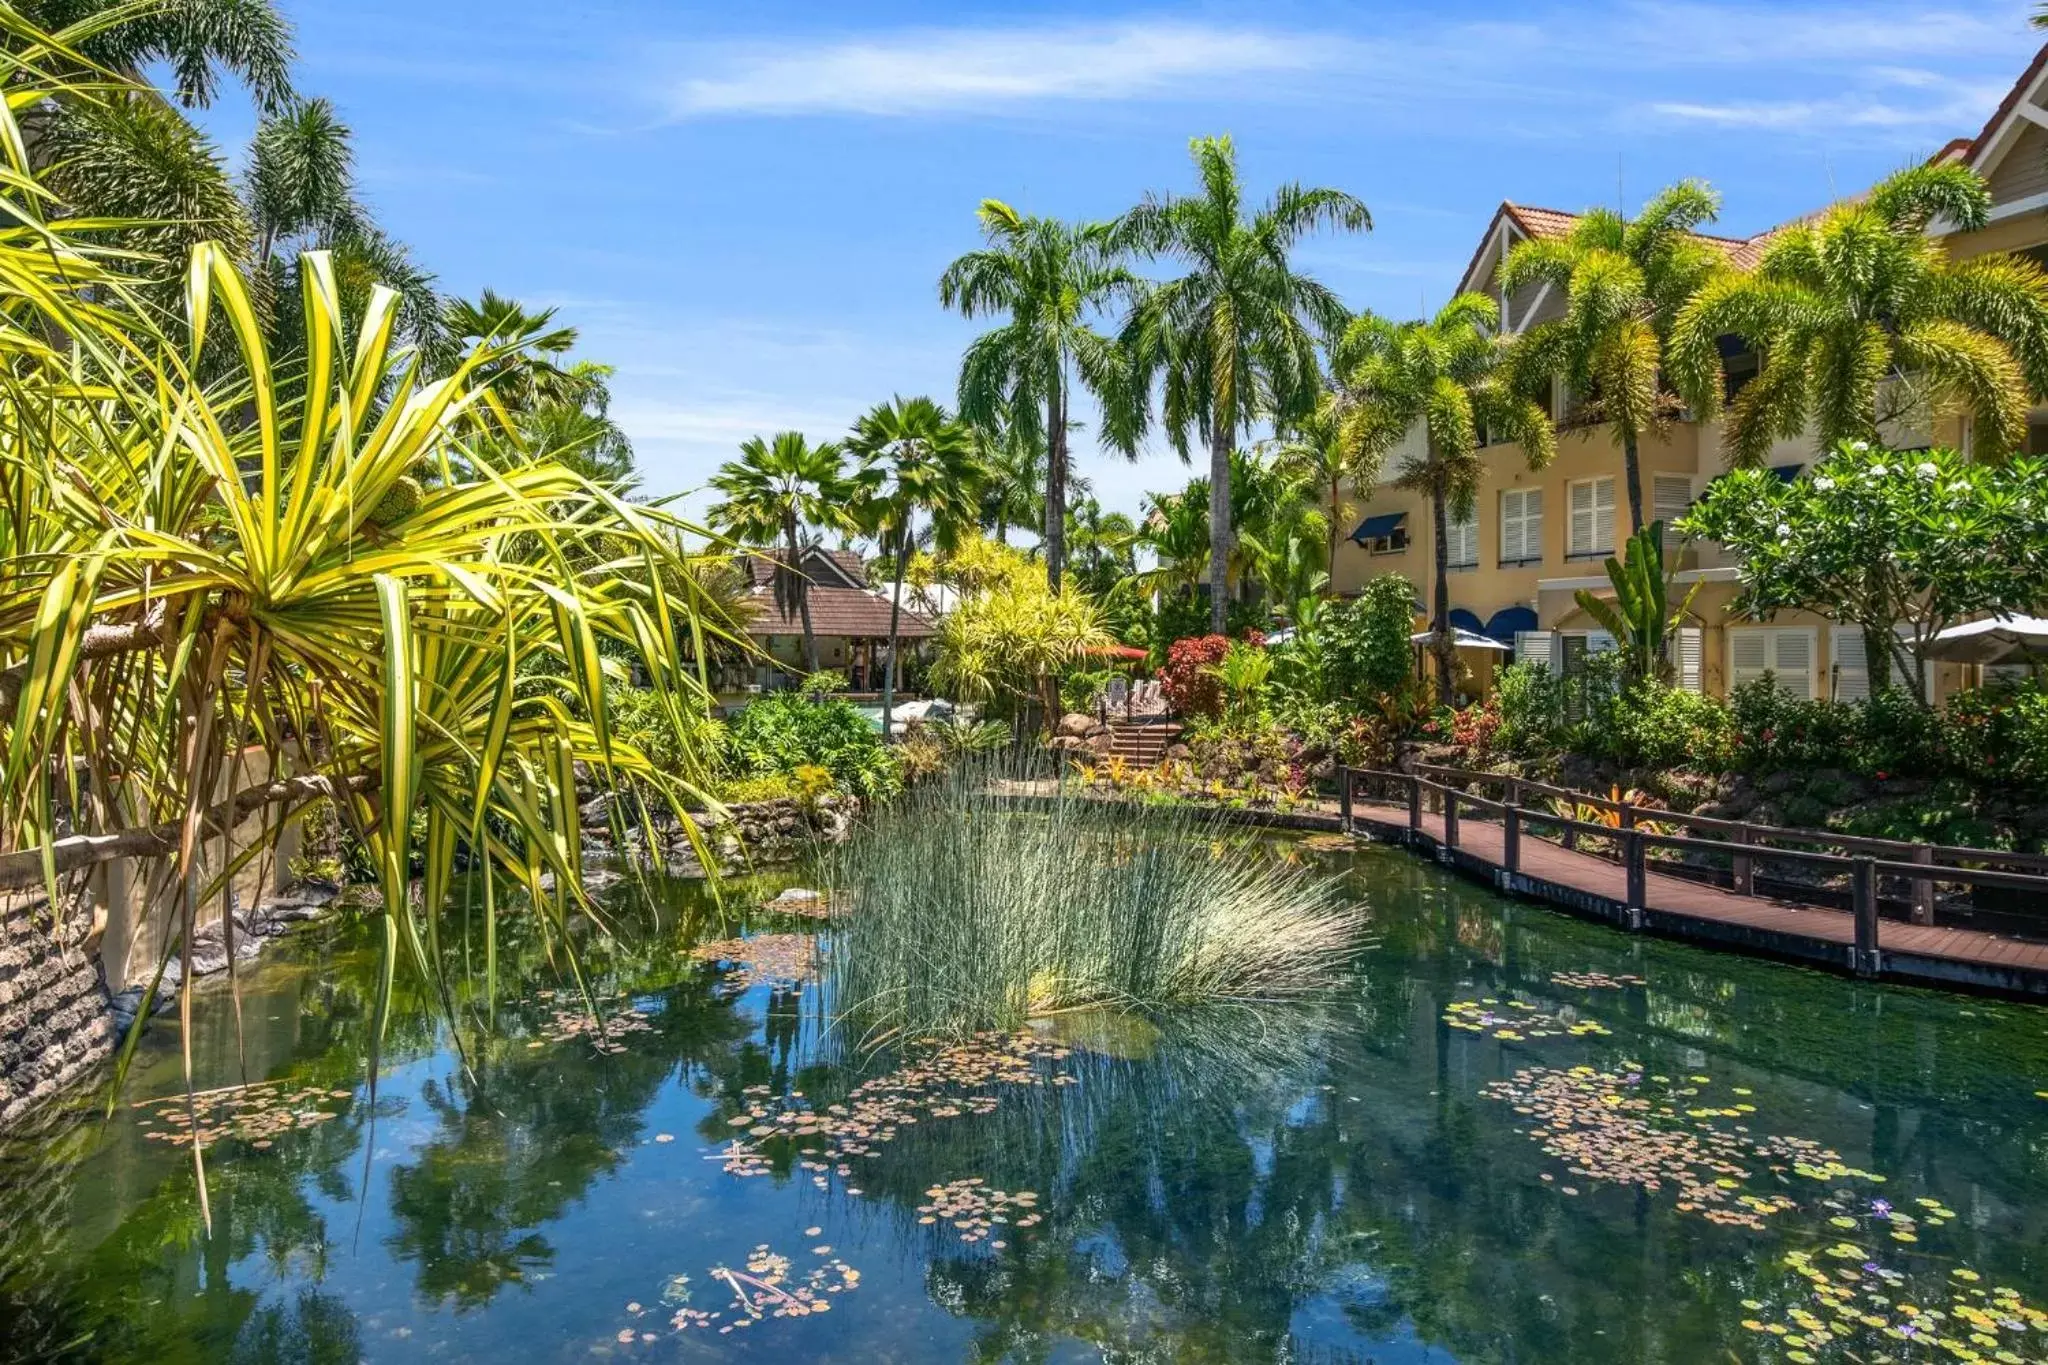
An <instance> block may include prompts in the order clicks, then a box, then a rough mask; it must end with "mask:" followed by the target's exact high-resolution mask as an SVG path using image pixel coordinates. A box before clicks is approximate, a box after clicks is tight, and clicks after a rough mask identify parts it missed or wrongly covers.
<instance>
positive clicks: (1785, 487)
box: [1678, 441, 2048, 700]
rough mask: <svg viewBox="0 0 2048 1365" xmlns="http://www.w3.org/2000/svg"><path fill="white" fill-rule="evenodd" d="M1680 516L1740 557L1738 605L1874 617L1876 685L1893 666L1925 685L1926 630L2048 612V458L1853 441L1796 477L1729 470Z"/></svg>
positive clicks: (1868, 643)
mask: <svg viewBox="0 0 2048 1365" xmlns="http://www.w3.org/2000/svg"><path fill="white" fill-rule="evenodd" d="M1678 529H1679V530H1681V531H1683V532H1685V533H1686V534H1688V535H1699V536H1706V537H1708V538H1710V539H1713V540H1717V541H1719V542H1721V543H1722V544H1723V545H1725V546H1726V547H1727V548H1728V550H1729V551H1730V552H1731V553H1732V554H1733V555H1734V556H1735V558H1736V561H1737V563H1738V564H1739V565H1740V566H1741V575H1742V577H1741V583H1742V589H1741V592H1740V594H1739V595H1738V597H1737V599H1736V606H1737V608H1738V609H1739V610H1741V611H1742V612H1743V613H1744V614H1746V615H1749V616H1753V617H1756V618H1758V619H1765V620H1767V619H1769V618H1770V617H1771V616H1773V615H1775V614H1776V613H1777V612H1780V611H1792V610H1804V611H1818V612H1821V613H1824V614H1826V615H1828V616H1830V617H1833V618H1834V619H1836V620H1839V621H1843V622H1848V623H1853V624H1855V625H1857V626H1860V627H1861V628H1862V632H1863V657H1864V664H1865V667H1866V668H1867V670H1868V672H1869V678H1870V690H1871V691H1872V692H1873V693H1875V692H1878V691H1881V690H1883V689H1884V688H1886V687H1888V686H1890V685H1891V680H1892V677H1893V675H1894V670H1895V669H1896V670H1898V671H1900V672H1903V673H1904V674H1906V675H1907V676H1908V677H1909V678H1910V679H1911V680H1912V682H1913V684H1914V687H1915V689H1916V693H1917V695H1918V696H1920V697H1921V698H1922V699H1923V700H1924V699H1925V698H1926V696H1927V671H1926V669H1927V657H1926V651H1927V646H1928V642H1929V641H1931V640H1932V639H1933V638H1934V636H1936V635H1938V634H1939V633H1941V632H1942V631H1943V630H1946V629H1947V628H1948V627H1949V626H1952V625H1956V624H1959V623H1960V622H1962V621H1966V620H1969V619H1970V618H1972V617H1975V616H1981V615H1985V614H1994V615H2015V614H2022V615H2033V614H2038V613H2040V612H2043V611H2048V463H2044V462H2043V461H2041V460H2038V459H2032V458H2016V459H2014V460H2011V461H2009V462H2007V463H2005V464H2002V465H1987V464H1984V463H1981V462H1977V461H1972V460H1966V459H1964V458H1963V457H1962V456H1960V455H1958V454H1957V453H1956V452H1955V451H1953V450H1932V451H1910V452H1900V451H1890V450H1885V449H1883V448H1882V447H1877V446H1872V445H1870V444H1868V443H1867V442H1861V441H1850V442H1844V443H1843V444H1842V445H1841V446H1839V447H1837V448H1836V450H1835V451H1834V453H1833V454H1831V455H1829V456H1828V457H1827V458H1826V459H1824V460H1822V461H1821V462H1820V463H1818V464H1816V465H1814V466H1813V467H1812V468H1811V469H1809V470H1807V471H1806V472H1805V473H1804V474H1803V475H1801V476H1800V477H1799V478H1797V479H1794V480H1791V481H1790V482H1787V481H1786V480H1784V479H1780V478H1778V477H1777V476H1776V475H1775V474H1772V473H1770V472H1769V471H1767V470H1758V469H1738V470H1731V471H1730V472H1729V473H1726V474H1724V475H1722V476H1721V477H1720V478H1718V479H1716V480H1714V482H1713V483H1711V484H1709V485H1708V486H1707V490H1706V492H1705V493H1704V494H1703V495H1702V496H1701V498H1700V500H1699V502H1698V503H1697V504H1696V505H1695V506H1694V508H1693V509H1692V512H1691V514H1690V515H1689V516H1687V517H1686V518H1685V519H1684V520H1682V521H1681V522H1680V523H1679V525H1678Z"/></svg>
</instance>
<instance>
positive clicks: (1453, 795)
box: [1444, 787, 1458, 848]
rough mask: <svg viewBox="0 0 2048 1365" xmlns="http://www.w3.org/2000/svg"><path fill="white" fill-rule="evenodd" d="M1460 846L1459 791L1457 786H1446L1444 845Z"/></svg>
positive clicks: (1448, 846)
mask: <svg viewBox="0 0 2048 1365" xmlns="http://www.w3.org/2000/svg"><path fill="white" fill-rule="evenodd" d="M1457 846H1458V792H1457V789H1456V788H1455V787H1445V788H1444V847H1446V848H1456V847H1457Z"/></svg>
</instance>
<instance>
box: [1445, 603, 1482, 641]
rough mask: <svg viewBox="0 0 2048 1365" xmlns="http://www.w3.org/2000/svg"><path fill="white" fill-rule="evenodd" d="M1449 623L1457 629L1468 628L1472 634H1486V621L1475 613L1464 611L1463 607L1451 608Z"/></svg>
mask: <svg viewBox="0 0 2048 1365" xmlns="http://www.w3.org/2000/svg"><path fill="white" fill-rule="evenodd" d="M1451 625H1452V627H1453V628H1455V629H1457V630H1469V631H1471V632H1472V633H1473V634H1474V635H1484V634H1486V623H1485V622H1484V621H1481V620H1480V619H1479V617H1478V615H1477V614H1476V613H1474V612H1469V611H1466V610H1465V609H1464V608H1463V607H1452V608H1451Z"/></svg>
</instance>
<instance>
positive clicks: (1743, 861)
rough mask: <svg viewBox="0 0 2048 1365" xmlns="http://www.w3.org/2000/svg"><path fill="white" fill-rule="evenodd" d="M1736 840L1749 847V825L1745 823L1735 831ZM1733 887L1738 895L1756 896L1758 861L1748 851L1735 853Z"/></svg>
mask: <svg viewBox="0 0 2048 1365" xmlns="http://www.w3.org/2000/svg"><path fill="white" fill-rule="evenodd" d="M1735 842H1736V843H1738V844H1740V845H1741V846H1742V847H1744V848H1748V847H1749V826H1748V825H1743V826H1741V827H1739V828H1738V829H1737V830H1736V831H1735ZM1733 889H1734V891H1735V894H1736V895H1738V896H1754V895H1755V894H1756V863H1755V861H1754V860H1753V859H1751V858H1750V856H1749V855H1748V854H1747V853H1738V854H1736V855H1735V868H1734V888H1733Z"/></svg>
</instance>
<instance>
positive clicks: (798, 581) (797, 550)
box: [782, 517, 818, 673]
mask: <svg viewBox="0 0 2048 1365" xmlns="http://www.w3.org/2000/svg"><path fill="white" fill-rule="evenodd" d="M782 537H783V540H784V542H785V544H786V547H787V549H786V553H787V554H788V555H789V566H788V573H789V591H790V595H791V596H792V597H794V598H796V614H797V615H798V616H799V617H800V618H802V620H803V623H804V662H805V663H806V664H807V665H808V671H809V672H812V673H816V672H817V671H818V636H817V633H816V632H815V631H813V630H812V629H811V593H810V585H809V584H807V583H805V582H804V561H803V549H802V547H801V546H800V545H798V543H797V535H796V518H794V517H785V518H784V519H783V522H782Z"/></svg>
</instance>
